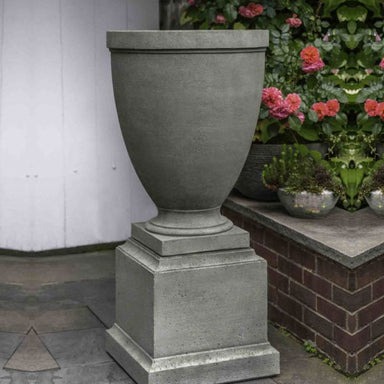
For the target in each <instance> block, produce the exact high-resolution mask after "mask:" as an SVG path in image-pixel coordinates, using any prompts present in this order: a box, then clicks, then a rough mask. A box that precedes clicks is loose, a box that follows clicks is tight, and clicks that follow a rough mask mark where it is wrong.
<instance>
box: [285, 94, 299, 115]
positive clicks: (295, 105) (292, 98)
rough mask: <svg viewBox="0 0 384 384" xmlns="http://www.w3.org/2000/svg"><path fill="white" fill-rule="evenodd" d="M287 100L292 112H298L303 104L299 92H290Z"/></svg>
mask: <svg viewBox="0 0 384 384" xmlns="http://www.w3.org/2000/svg"><path fill="white" fill-rule="evenodd" d="M285 101H286V102H287V104H288V108H289V111H290V112H291V113H294V112H296V111H297V110H298V109H299V108H300V105H301V97H300V96H299V95H298V94H297V93H290V94H288V95H287V97H286V98H285Z"/></svg>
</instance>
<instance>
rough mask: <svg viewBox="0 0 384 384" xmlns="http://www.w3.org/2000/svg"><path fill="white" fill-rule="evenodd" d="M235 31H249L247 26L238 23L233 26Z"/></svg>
mask: <svg viewBox="0 0 384 384" xmlns="http://www.w3.org/2000/svg"><path fill="white" fill-rule="evenodd" d="M233 29H247V26H246V25H244V24H243V23H240V22H237V23H235V24H233Z"/></svg>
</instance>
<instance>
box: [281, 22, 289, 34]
mask: <svg viewBox="0 0 384 384" xmlns="http://www.w3.org/2000/svg"><path fill="white" fill-rule="evenodd" d="M281 32H282V33H287V32H289V24H284V25H283V26H282V27H281Z"/></svg>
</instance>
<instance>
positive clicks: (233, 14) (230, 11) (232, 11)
mask: <svg viewBox="0 0 384 384" xmlns="http://www.w3.org/2000/svg"><path fill="white" fill-rule="evenodd" d="M224 16H225V17H226V19H227V20H228V21H229V22H230V23H231V22H233V21H234V20H236V18H237V9H236V8H235V7H234V6H233V5H232V4H230V3H227V5H226V6H225V7H224Z"/></svg>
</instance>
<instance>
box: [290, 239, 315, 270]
mask: <svg viewBox="0 0 384 384" xmlns="http://www.w3.org/2000/svg"><path fill="white" fill-rule="evenodd" d="M288 257H289V258H290V259H292V260H293V261H294V262H296V263H297V264H300V265H303V266H304V267H305V268H308V269H312V270H313V269H315V265H316V256H315V255H314V254H313V253H311V252H309V251H308V250H306V249H305V248H304V247H301V246H299V245H296V244H294V243H290V244H289V254H288Z"/></svg>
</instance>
